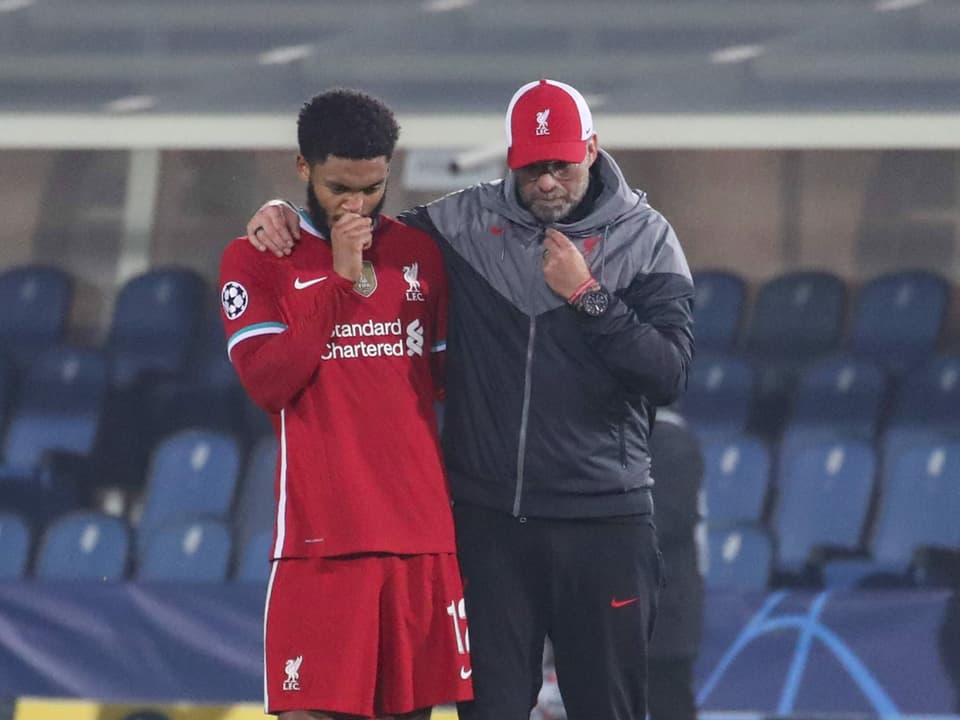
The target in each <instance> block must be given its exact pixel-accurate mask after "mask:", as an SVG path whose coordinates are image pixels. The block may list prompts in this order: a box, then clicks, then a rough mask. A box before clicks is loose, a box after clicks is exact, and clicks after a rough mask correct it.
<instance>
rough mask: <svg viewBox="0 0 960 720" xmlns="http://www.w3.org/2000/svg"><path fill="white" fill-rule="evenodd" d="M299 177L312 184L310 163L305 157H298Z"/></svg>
mask: <svg viewBox="0 0 960 720" xmlns="http://www.w3.org/2000/svg"><path fill="white" fill-rule="evenodd" d="M297 175H298V176H299V177H300V179H301V180H303V181H304V182H305V183H309V182H310V163H308V162H307V159H306V158H305V157H303V155H297Z"/></svg>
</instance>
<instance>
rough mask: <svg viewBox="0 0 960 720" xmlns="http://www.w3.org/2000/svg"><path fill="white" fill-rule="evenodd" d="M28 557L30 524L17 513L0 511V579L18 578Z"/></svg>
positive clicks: (23, 572) (23, 571) (22, 575)
mask: <svg viewBox="0 0 960 720" xmlns="http://www.w3.org/2000/svg"><path fill="white" fill-rule="evenodd" d="M29 559H30V526H29V525H28V524H27V520H26V519H25V518H24V517H23V516H22V515H20V514H18V513H13V512H0V580H20V579H22V578H23V577H24V576H25V574H26V571H27V562H28V561H29Z"/></svg>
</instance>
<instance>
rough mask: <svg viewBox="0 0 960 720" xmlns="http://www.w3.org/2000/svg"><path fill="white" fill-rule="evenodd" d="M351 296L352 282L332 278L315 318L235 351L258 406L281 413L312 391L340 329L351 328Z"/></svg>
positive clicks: (250, 340) (232, 353)
mask: <svg viewBox="0 0 960 720" xmlns="http://www.w3.org/2000/svg"><path fill="white" fill-rule="evenodd" d="M352 292H353V291H352V283H350V282H349V281H348V280H345V279H343V278H339V277H337V278H336V279H333V278H331V281H330V282H329V283H327V284H326V285H325V287H324V288H323V292H318V293H317V299H316V302H315V304H314V307H313V309H312V310H311V312H309V313H307V314H306V315H304V316H303V317H301V318H299V319H297V320H296V321H295V322H292V323H291V324H289V325H288V326H287V327H286V328H284V329H283V331H282V332H275V333H272V334H265V335H259V336H254V337H249V338H248V339H245V340H243V341H242V342H238V343H237V344H236V345H235V346H233V347H232V348H231V349H230V359H231V361H232V362H233V365H234V368H235V369H236V371H237V375H238V376H239V377H240V382H241V383H242V384H243V386H244V388H245V389H246V391H247V393H248V394H249V395H250V397H251V399H252V400H253V401H254V402H255V403H256V404H257V405H258V406H260V407H261V408H263V409H264V410H266V411H268V412H271V413H276V412H279V411H280V410H282V409H283V408H285V407H286V406H288V405H289V404H290V402H291V401H292V400H293V399H294V398H295V397H296V396H297V395H298V394H299V393H300V392H301V391H302V390H303V389H304V388H305V387H306V386H307V384H308V383H309V382H310V381H311V379H312V378H313V377H314V375H315V374H316V373H317V372H318V371H319V369H320V366H321V363H322V360H321V355H322V349H323V348H325V347H326V345H327V343H329V342H330V339H331V336H332V334H333V331H334V328H335V327H336V325H337V324H338V323H341V322H350V319H351V315H352V314H353V312H354V311H355V308H356V307H357V303H356V302H355V300H354V299H353V298H352V297H351V294H352Z"/></svg>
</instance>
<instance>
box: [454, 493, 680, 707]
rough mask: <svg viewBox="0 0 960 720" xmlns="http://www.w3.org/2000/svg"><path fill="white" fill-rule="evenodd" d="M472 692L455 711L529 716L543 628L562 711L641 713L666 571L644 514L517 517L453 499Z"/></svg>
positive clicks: (538, 678)
mask: <svg viewBox="0 0 960 720" xmlns="http://www.w3.org/2000/svg"><path fill="white" fill-rule="evenodd" d="M454 517H455V519H456V528H457V547H458V552H459V557H460V569H461V572H462V573H463V579H464V594H465V597H466V605H467V608H466V609H467V623H468V626H469V629H470V630H469V631H470V652H471V662H472V665H473V686H474V695H475V697H476V699H475V700H474V701H472V702H469V703H461V704H460V706H459V707H458V712H459V715H460V718H461V719H462V720H526V719H527V718H528V717H529V714H530V710H531V709H532V708H533V707H534V705H535V704H536V699H537V693H538V691H539V689H540V685H541V682H542V669H541V663H542V658H543V645H544V638H545V637H546V636H548V635H549V636H550V639H551V640H552V642H553V649H554V657H555V660H556V670H557V682H558V684H559V687H560V693H561V695H562V696H563V701H564V706H565V708H566V711H567V717H568V718H569V720H643V718H644V717H645V715H646V700H647V698H646V685H647V644H648V642H649V639H650V633H651V631H652V628H653V622H654V618H655V616H656V608H657V596H658V592H659V588H660V582H661V576H662V568H661V561H660V553H659V550H658V548H657V539H656V532H655V530H654V527H653V522H652V520H651V518H649V517H647V516H631V517H625V518H601V519H593V520H580V519H577V520H552V519H543V518H516V517H513V516H511V515H509V514H506V513H501V512H496V511H493V510H487V509H484V508H478V507H474V506H467V505H460V504H458V505H457V506H456V507H455V508H454Z"/></svg>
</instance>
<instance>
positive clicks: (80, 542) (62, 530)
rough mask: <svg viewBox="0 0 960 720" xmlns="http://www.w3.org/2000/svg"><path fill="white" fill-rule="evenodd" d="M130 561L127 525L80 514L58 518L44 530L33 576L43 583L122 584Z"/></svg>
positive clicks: (117, 519)
mask: <svg viewBox="0 0 960 720" xmlns="http://www.w3.org/2000/svg"><path fill="white" fill-rule="evenodd" d="M129 559H130V529H129V527H128V526H127V523H126V521H124V520H122V519H120V518H116V517H110V516H108V515H105V514H103V513H99V512H91V511H77V512H72V513H68V514H66V515H63V516H61V517H59V518H57V519H56V520H54V521H53V522H52V523H51V524H50V525H49V526H47V528H46V529H45V530H44V532H43V537H42V539H41V541H40V547H39V549H38V551H37V559H36V566H35V567H34V571H33V575H34V577H36V578H39V579H43V580H67V579H69V580H99V581H104V580H121V579H123V578H124V577H125V576H126V573H127V567H128V562H129Z"/></svg>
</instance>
